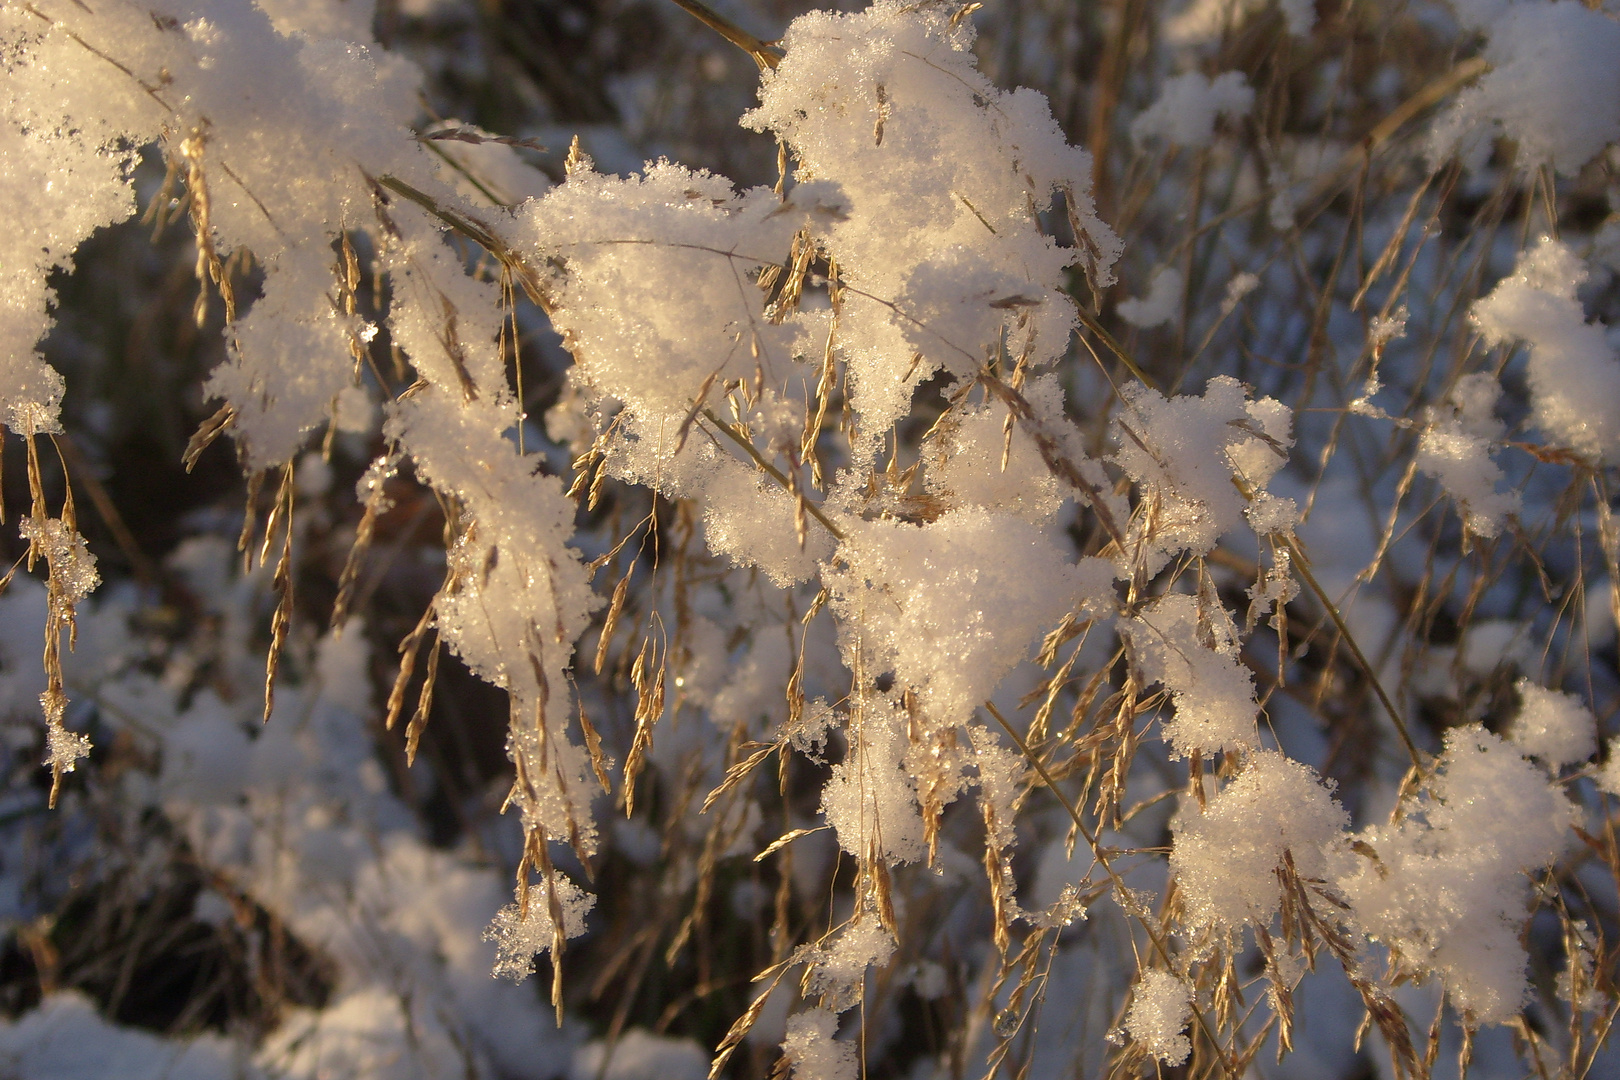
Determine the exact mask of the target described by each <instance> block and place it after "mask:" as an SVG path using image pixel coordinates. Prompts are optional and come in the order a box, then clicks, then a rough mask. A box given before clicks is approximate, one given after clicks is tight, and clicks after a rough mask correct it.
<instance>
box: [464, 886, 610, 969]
mask: <svg viewBox="0 0 1620 1080" xmlns="http://www.w3.org/2000/svg"><path fill="white" fill-rule="evenodd" d="M552 880H553V881H554V882H555V887H556V892H557V903H558V906H559V908H560V909H561V911H562V920H563V925H562V930H563V937H565V938H575V937H578V936H579V935H581V934H583V933H584V932H585V914H586V912H588V911H590V910H591V908H592V907H594V906H595V904H596V897H594V896H591V895H590V894H589V893H585V892H581V891H580V888H579V886H578V885H575V884H574V883H573V882H572V881H569V880H568V878H567V877H566V876H565V875H563V874H561V873H555V874H554V876H553V879H552ZM528 891H529V895H528V908H529V910H528V911H527V912H525V911H524V910H523V908H522V906H521V905H519V904H508V905H507V906H506V907H504V908H502V909H501V910H500V912H499V913H498V914H497V915H496V916H495V921H494V922H492V923H490V926H489V929H488V930H487V931H485V932H484V940H486V941H493V942H495V946H496V948H497V950H498V952H499V954H498V955H497V957H496V959H495V974H496V975H497V976H502V977H505V978H508V979H511V980H513V981H514V982H518V981H521V980H522V979H523V978H524V977H525V976H527V975H528V974H529V973H530V972H532V971H534V958H535V957H536V956H538V955H539V954H540V953H543V952H550V951H551V944H552V932H553V925H554V924H553V923H552V921H551V909H550V907H549V906H548V904H547V893H548V892H549V887H548V886H547V885H546V884H545V883H542V884H539V885H530V886H528Z"/></svg>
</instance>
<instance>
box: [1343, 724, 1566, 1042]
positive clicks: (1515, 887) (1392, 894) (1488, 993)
mask: <svg viewBox="0 0 1620 1080" xmlns="http://www.w3.org/2000/svg"><path fill="white" fill-rule="evenodd" d="M1575 816H1576V810H1575V807H1574V806H1573V805H1572V804H1571V803H1570V802H1569V800H1568V798H1567V797H1566V796H1565V795H1564V793H1563V792H1562V791H1561V790H1560V789H1559V788H1558V787H1557V786H1556V785H1555V784H1553V783H1552V781H1551V777H1549V776H1548V775H1547V774H1546V772H1544V771H1543V770H1542V769H1541V768H1539V767H1538V766H1536V765H1533V764H1532V763H1531V762H1530V761H1528V760H1527V759H1526V758H1524V757H1522V756H1521V755H1520V754H1519V753H1518V752H1517V751H1516V750H1515V749H1514V747H1513V746H1511V745H1510V744H1508V743H1505V742H1503V741H1502V740H1501V739H1499V738H1498V737H1496V736H1495V735H1492V734H1491V733H1489V732H1488V731H1486V730H1485V729H1484V728H1482V727H1480V726H1478V725H1469V726H1466V727H1461V728H1453V729H1452V730H1451V731H1449V732H1447V733H1446V740H1445V753H1444V754H1443V755H1442V756H1441V758H1440V760H1439V762H1438V763H1437V768H1436V774H1435V778H1434V780H1433V781H1432V785H1431V794H1430V797H1429V799H1428V800H1427V801H1426V802H1425V803H1424V804H1423V809H1422V813H1421V814H1418V815H1409V816H1407V817H1406V818H1404V819H1403V820H1401V821H1399V822H1398V823H1396V824H1393V825H1372V826H1369V827H1367V828H1366V829H1363V830H1362V831H1361V832H1360V833H1359V834H1358V836H1357V839H1358V840H1359V841H1360V845H1362V846H1364V847H1365V849H1366V851H1365V852H1363V853H1361V854H1359V855H1358V857H1357V862H1358V865H1357V867H1356V868H1355V870H1354V871H1353V872H1351V873H1349V874H1347V875H1346V876H1344V877H1342V878H1341V879H1340V880H1339V882H1338V886H1339V888H1340V890H1341V891H1342V893H1343V895H1344V897H1345V898H1346V899H1347V900H1348V901H1349V902H1350V905H1351V909H1352V912H1353V916H1354V919H1355V921H1356V922H1357V924H1358V925H1359V926H1360V927H1361V929H1362V930H1363V932H1365V933H1366V934H1367V935H1368V936H1369V937H1371V938H1372V939H1373V940H1375V941H1381V942H1383V943H1385V944H1386V945H1388V946H1390V947H1391V948H1392V949H1396V950H1399V953H1400V955H1401V957H1402V960H1403V962H1404V963H1405V964H1408V965H1410V966H1412V967H1413V968H1415V969H1416V970H1417V971H1418V972H1420V973H1425V974H1433V975H1435V976H1437V977H1438V978H1439V979H1440V980H1441V982H1442V984H1443V985H1444V987H1445V990H1446V993H1447V995H1448V997H1449V998H1450V1000H1451V1002H1452V1004H1453V1005H1454V1006H1455V1007H1456V1008H1457V1009H1459V1010H1466V1011H1467V1012H1468V1013H1469V1014H1471V1015H1472V1017H1473V1018H1474V1020H1475V1021H1477V1022H1478V1023H1483V1024H1500V1023H1506V1022H1508V1021H1510V1020H1511V1019H1512V1018H1513V1017H1514V1016H1516V1015H1517V1014H1518V1011H1519V1008H1520V1005H1521V1003H1522V1001H1523V1000H1524V998H1525V995H1526V994H1527V993H1528V992H1529V987H1528V984H1527V981H1526V964H1527V960H1526V956H1525V951H1524V946H1523V945H1521V944H1520V926H1521V924H1522V922H1523V919H1524V912H1525V903H1526V901H1527V900H1528V898H1529V890H1530V882H1529V879H1528V878H1526V877H1525V874H1526V873H1527V872H1532V871H1536V870H1539V869H1541V868H1543V867H1545V866H1547V865H1548V864H1549V863H1551V862H1552V861H1553V860H1554V859H1556V858H1557V857H1558V856H1559V854H1561V853H1562V852H1563V850H1564V848H1565V846H1566V845H1567V844H1568V843H1569V840H1570V835H1571V834H1570V831H1569V826H1570V825H1571V824H1572V823H1573V822H1574V820H1575ZM1504 821H1511V822H1513V828H1512V829H1501V828H1499V827H1498V825H1499V823H1500V822H1504ZM1360 851H1361V847H1358V852H1360Z"/></svg>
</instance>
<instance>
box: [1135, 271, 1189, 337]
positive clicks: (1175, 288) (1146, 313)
mask: <svg viewBox="0 0 1620 1080" xmlns="http://www.w3.org/2000/svg"><path fill="white" fill-rule="evenodd" d="M1185 293H1186V280H1185V279H1184V278H1182V276H1181V271H1180V270H1177V269H1176V268H1175V267H1173V266H1163V267H1160V268H1159V269H1157V270H1155V271H1153V279H1152V280H1151V281H1150V282H1149V283H1148V293H1147V295H1146V296H1144V297H1140V298H1137V297H1133V298H1131V299H1129V300H1121V301H1120V303H1119V317H1120V318H1122V319H1124V320H1125V321H1126V322H1128V323H1130V324H1131V325H1132V326H1134V327H1136V328H1137V329H1139V330H1149V329H1152V328H1153V327H1155V326H1163V325H1164V324H1165V323H1167V322H1170V321H1171V320H1173V319H1174V318H1175V317H1176V316H1177V315H1178V314H1180V312H1181V301H1182V298H1183V296H1184V295H1185Z"/></svg>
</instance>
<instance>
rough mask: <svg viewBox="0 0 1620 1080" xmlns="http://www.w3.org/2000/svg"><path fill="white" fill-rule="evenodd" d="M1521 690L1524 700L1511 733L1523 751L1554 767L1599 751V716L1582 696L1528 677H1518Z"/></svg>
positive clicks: (1515, 742)
mask: <svg viewBox="0 0 1620 1080" xmlns="http://www.w3.org/2000/svg"><path fill="white" fill-rule="evenodd" d="M1518 691H1519V697H1520V699H1521V700H1522V702H1523V704H1522V705H1521V706H1520V707H1519V715H1518V716H1516V717H1515V718H1514V720H1513V726H1512V727H1511V728H1510V729H1509V735H1510V737H1511V738H1512V739H1513V742H1514V745H1516V746H1517V747H1518V748H1519V750H1520V751H1521V752H1523V753H1526V754H1529V755H1531V756H1532V757H1538V758H1540V759H1541V760H1542V761H1543V762H1544V763H1545V764H1547V765H1548V766H1550V767H1551V768H1554V769H1557V768H1561V767H1563V766H1565V765H1573V764H1575V763H1576V762H1578V761H1585V760H1586V759H1587V758H1589V757H1591V756H1592V755H1593V754H1595V753H1596V752H1597V718H1596V717H1595V716H1593V715H1592V713H1591V710H1589V709H1588V708H1587V707H1586V706H1585V705H1583V704H1582V703H1581V699H1580V698H1578V697H1576V696H1575V695H1574V694H1564V693H1560V692H1558V691H1557V690H1549V689H1547V688H1546V687H1542V686H1537V685H1536V684H1535V683H1533V682H1531V681H1530V680H1529V679H1520V680H1519V684H1518Z"/></svg>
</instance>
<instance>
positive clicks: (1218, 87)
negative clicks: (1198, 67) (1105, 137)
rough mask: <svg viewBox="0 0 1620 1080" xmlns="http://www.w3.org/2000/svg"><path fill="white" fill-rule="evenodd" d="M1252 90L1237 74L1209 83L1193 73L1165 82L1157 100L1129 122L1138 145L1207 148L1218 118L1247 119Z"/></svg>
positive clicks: (1252, 100) (1231, 73) (1252, 101)
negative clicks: (1158, 143)
mask: <svg viewBox="0 0 1620 1080" xmlns="http://www.w3.org/2000/svg"><path fill="white" fill-rule="evenodd" d="M1253 107H1254V88H1253V87H1251V86H1250V85H1249V83H1248V80H1247V79H1246V78H1245V77H1244V75H1243V73H1242V72H1241V71H1223V72H1222V73H1221V74H1219V75H1217V76H1215V78H1213V79H1210V78H1207V77H1206V76H1204V75H1202V74H1200V73H1198V72H1196V71H1192V72H1188V73H1187V74H1185V75H1178V76H1176V77H1175V78H1173V79H1166V80H1165V81H1164V84H1163V86H1162V88H1161V89H1160V90H1159V96H1158V98H1157V99H1156V100H1155V101H1154V102H1153V104H1152V105H1151V106H1149V107H1148V108H1147V109H1146V110H1144V111H1143V112H1142V113H1141V114H1140V115H1138V116H1137V117H1136V119H1134V120H1132V121H1131V136H1132V138H1134V139H1135V140H1136V141H1137V142H1138V143H1142V142H1146V141H1147V140H1149V139H1155V138H1158V139H1164V140H1166V141H1167V142H1170V143H1172V144H1174V145H1176V146H1188V147H1202V146H1208V145H1209V144H1210V142H1211V140H1212V139H1214V137H1215V121H1216V119H1217V118H1218V117H1221V118H1225V119H1226V120H1229V121H1234V120H1240V119H1242V118H1243V117H1245V116H1247V115H1249V110H1250V109H1252V108H1253Z"/></svg>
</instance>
